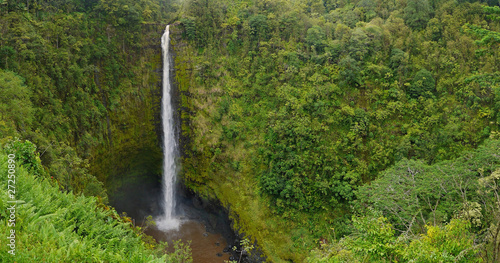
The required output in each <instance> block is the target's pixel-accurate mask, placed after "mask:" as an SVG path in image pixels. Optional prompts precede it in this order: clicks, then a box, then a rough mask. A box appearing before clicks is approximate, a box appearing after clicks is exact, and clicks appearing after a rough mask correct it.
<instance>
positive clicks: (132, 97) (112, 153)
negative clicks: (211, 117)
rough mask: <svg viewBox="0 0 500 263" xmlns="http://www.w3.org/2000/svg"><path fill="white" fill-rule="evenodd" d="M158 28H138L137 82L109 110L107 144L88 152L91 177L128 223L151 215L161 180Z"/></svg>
mask: <svg viewBox="0 0 500 263" xmlns="http://www.w3.org/2000/svg"><path fill="white" fill-rule="evenodd" d="M163 29H164V25H159V24H158V25H144V26H143V30H142V31H143V35H144V37H143V42H142V47H143V48H142V49H141V53H140V54H130V55H131V56H132V55H133V56H134V57H136V58H138V61H134V63H135V67H134V74H136V76H137V77H136V79H137V80H138V83H136V85H134V88H133V90H132V91H129V92H124V93H123V94H121V96H125V98H124V99H123V101H125V103H124V104H123V105H120V106H119V107H118V108H115V109H114V110H112V111H110V113H109V115H110V116H109V118H110V131H111V132H110V134H111V137H112V138H113V142H112V143H110V144H109V145H102V146H100V147H98V148H97V149H95V150H94V152H95V156H97V157H96V158H94V159H93V160H92V161H91V166H90V167H91V169H92V173H93V174H95V175H96V176H97V177H98V178H99V179H100V180H102V181H104V182H105V186H106V189H107V191H108V195H109V200H110V203H111V204H112V205H113V206H115V207H116V208H117V210H118V211H128V214H129V215H130V216H132V217H134V218H142V217H143V216H144V215H147V214H153V213H154V212H155V211H157V210H158V208H157V207H156V206H155V205H154V204H155V203H156V202H154V200H155V199H157V196H158V195H159V194H160V188H159V182H160V181H161V163H162V151H161V136H162V135H161V134H162V132H161V131H162V127H161V117H160V103H161V79H162V60H161V47H160V38H161V33H162V31H163Z"/></svg>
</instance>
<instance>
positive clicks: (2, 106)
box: [0, 70, 33, 131]
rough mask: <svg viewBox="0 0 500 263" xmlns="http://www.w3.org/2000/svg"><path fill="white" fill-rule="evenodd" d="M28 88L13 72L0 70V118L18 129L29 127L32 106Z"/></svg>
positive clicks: (22, 129)
mask: <svg viewBox="0 0 500 263" xmlns="http://www.w3.org/2000/svg"><path fill="white" fill-rule="evenodd" d="M29 98H30V90H29V89H28V87H26V85H24V80H23V79H22V78H21V77H20V76H18V75H17V74H15V73H14V72H10V71H4V70H0V120H1V121H5V122H10V123H11V125H12V126H14V127H15V128H16V129H17V130H18V131H26V130H29V129H30V127H29V126H30V124H31V122H32V118H33V108H32V106H31V101H30V99H29Z"/></svg>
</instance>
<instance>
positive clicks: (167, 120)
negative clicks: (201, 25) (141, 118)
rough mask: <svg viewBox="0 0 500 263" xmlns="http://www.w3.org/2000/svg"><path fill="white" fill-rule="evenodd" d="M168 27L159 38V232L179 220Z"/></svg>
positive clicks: (174, 226) (173, 226)
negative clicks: (160, 170)
mask: <svg viewBox="0 0 500 263" xmlns="http://www.w3.org/2000/svg"><path fill="white" fill-rule="evenodd" d="M169 42H170V38H169V26H168V25H167V27H166V28H165V33H164V34H163V36H162V37H161V48H162V53H163V97H162V102H161V118H162V122H163V184H162V190H163V200H162V206H163V216H162V217H161V218H159V219H158V220H157V226H158V228H159V229H160V230H164V231H166V230H170V229H176V228H177V227H178V226H179V220H178V219H177V218H176V217H175V214H174V210H175V189H174V187H175V180H176V174H177V166H176V158H177V140H176V138H175V132H174V128H175V127H174V125H175V123H174V114H173V107H172V99H171V96H170V57H169V52H168V49H169Z"/></svg>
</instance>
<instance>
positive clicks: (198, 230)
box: [146, 220, 231, 263]
mask: <svg viewBox="0 0 500 263" xmlns="http://www.w3.org/2000/svg"><path fill="white" fill-rule="evenodd" d="M146 234H148V235H150V236H152V237H154V238H155V239H156V240H157V241H165V242H168V252H173V241H177V240H179V239H180V240H182V242H183V243H188V242H191V244H190V247H191V253H192V255H193V263H223V262H224V260H229V257H230V256H231V255H230V254H229V253H224V252H223V250H224V248H227V246H228V245H227V242H226V240H225V239H224V237H222V235H221V234H218V233H209V232H207V229H206V226H205V225H204V224H203V223H201V222H198V221H195V220H186V221H183V222H182V224H181V226H180V227H179V229H177V230H170V231H168V232H163V231H160V230H158V229H157V228H149V229H147V230H146Z"/></svg>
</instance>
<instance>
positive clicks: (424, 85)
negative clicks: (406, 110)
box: [408, 69, 436, 99]
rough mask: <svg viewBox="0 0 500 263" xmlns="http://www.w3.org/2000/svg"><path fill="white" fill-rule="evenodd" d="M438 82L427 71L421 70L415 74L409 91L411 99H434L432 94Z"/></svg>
mask: <svg viewBox="0 0 500 263" xmlns="http://www.w3.org/2000/svg"><path fill="white" fill-rule="evenodd" d="M435 88H436V81H435V80H434V77H433V76H432V73H430V72H429V71H428V70H426V69H421V70H419V71H418V72H417V74H415V77H414V78H413V81H412V83H411V86H410V88H409V90H408V94H409V95H410V97H412V98H414V99H417V98H418V97H420V96H422V97H427V98H430V97H432V93H433V92H434V91H435Z"/></svg>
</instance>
